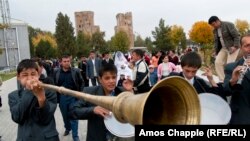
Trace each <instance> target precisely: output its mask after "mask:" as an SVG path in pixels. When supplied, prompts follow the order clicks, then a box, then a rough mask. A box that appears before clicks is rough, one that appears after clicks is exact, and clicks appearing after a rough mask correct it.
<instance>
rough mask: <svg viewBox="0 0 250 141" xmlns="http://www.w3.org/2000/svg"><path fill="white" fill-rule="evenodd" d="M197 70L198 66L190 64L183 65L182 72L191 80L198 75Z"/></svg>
mask: <svg viewBox="0 0 250 141" xmlns="http://www.w3.org/2000/svg"><path fill="white" fill-rule="evenodd" d="M197 70H198V68H194V67H189V66H184V67H182V72H183V74H184V76H185V77H186V78H187V79H189V80H190V79H192V78H193V77H194V76H195V75H196V72H197Z"/></svg>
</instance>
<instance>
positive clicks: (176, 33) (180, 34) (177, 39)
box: [170, 25, 186, 52]
mask: <svg viewBox="0 0 250 141" xmlns="http://www.w3.org/2000/svg"><path fill="white" fill-rule="evenodd" d="M170 38H171V43H172V44H173V45H174V46H175V47H177V52H179V50H180V48H179V47H181V48H182V49H185V48H186V35H185V32H184V29H183V27H182V26H178V25H173V26H171V30H170Z"/></svg>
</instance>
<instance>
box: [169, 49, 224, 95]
mask: <svg viewBox="0 0 250 141" xmlns="http://www.w3.org/2000/svg"><path fill="white" fill-rule="evenodd" d="M201 64H202V59H201V57H200V55H199V54H198V53H196V52H188V53H186V54H185V55H184V56H183V58H182V60H181V68H182V72H180V73H177V72H171V73H170V74H169V76H181V77H184V78H185V79H186V80H187V81H188V82H189V83H190V84H191V85H193V87H194V88H195V89H196V91H197V93H198V94H200V93H215V94H220V93H222V92H223V88H222V85H221V84H217V83H216V82H215V81H214V79H213V74H212V71H211V69H209V68H205V72H204V74H203V75H205V76H207V79H208V81H209V84H208V83H207V82H206V81H205V80H203V79H202V78H200V77H198V76H196V73H197V71H198V70H199V69H200V67H201ZM224 99H225V98H224Z"/></svg>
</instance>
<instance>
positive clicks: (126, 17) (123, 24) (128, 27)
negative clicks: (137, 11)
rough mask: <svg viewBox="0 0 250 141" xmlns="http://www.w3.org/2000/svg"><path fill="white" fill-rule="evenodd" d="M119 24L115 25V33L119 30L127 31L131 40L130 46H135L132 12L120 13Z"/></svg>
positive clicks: (117, 18)
mask: <svg viewBox="0 0 250 141" xmlns="http://www.w3.org/2000/svg"><path fill="white" fill-rule="evenodd" d="M116 20H117V26H115V33H117V32H119V31H124V32H126V33H127V35H128V37H129V41H130V45H129V47H130V48H131V47H133V46H134V32H133V21H132V13H131V12H127V13H125V14H123V13H118V14H117V15H116Z"/></svg>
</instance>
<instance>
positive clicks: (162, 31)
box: [152, 19, 174, 51]
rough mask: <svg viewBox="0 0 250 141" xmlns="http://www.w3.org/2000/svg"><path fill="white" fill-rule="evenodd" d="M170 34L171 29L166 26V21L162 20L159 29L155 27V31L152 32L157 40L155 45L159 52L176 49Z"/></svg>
mask: <svg viewBox="0 0 250 141" xmlns="http://www.w3.org/2000/svg"><path fill="white" fill-rule="evenodd" d="M169 33H170V27H169V26H165V21H164V20H163V19H160V22H159V27H155V31H152V35H153V37H154V39H155V41H154V42H153V43H154V45H155V47H156V48H157V49H158V50H164V51H166V50H170V49H173V48H174V46H173V45H172V43H171V37H170V34H169Z"/></svg>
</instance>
